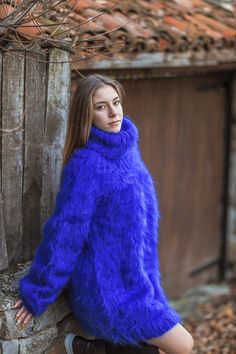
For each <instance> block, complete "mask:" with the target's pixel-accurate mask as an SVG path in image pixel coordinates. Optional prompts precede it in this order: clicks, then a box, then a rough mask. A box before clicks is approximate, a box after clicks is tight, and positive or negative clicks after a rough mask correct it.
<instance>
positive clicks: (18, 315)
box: [16, 306, 26, 318]
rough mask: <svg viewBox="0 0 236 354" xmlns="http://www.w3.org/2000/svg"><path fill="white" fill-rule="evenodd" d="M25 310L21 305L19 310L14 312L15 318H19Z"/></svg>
mask: <svg viewBox="0 0 236 354" xmlns="http://www.w3.org/2000/svg"><path fill="white" fill-rule="evenodd" d="M25 310H26V309H25V307H24V306H22V307H21V308H20V310H18V311H17V313H16V318H19V317H20V316H21V315H22V313H23V312H24V311H25Z"/></svg>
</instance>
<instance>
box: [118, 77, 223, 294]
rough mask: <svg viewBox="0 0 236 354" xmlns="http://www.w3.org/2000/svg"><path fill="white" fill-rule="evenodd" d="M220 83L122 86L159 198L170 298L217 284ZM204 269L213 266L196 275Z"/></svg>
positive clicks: (127, 83) (197, 80)
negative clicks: (198, 286) (204, 285)
mask: <svg viewBox="0 0 236 354" xmlns="http://www.w3.org/2000/svg"><path fill="white" fill-rule="evenodd" d="M223 82H224V76H223V75H222V76H221V75H204V76H200V77H191V78H177V79H174V78H171V79H143V80H141V79H137V80H124V81H123V83H124V85H125V88H126V92H127V100H126V107H125V112H126V113H127V114H129V115H130V116H131V117H133V118H134V119H135V120H137V123H138V125H139V127H140V142H141V148H142V152H143V159H144V161H145V162H146V163H147V166H148V167H149V169H150V171H151V172H152V174H153V176H154V181H155V184H156V189H157V191H158V194H159V200H160V210H161V215H162V218H161V219H160V228H159V235H160V247H159V254H160V265H161V270H162V274H163V286H164V288H165V290H166V291H167V293H168V294H169V295H170V296H173V297H174V296H179V295H180V294H181V293H182V292H183V291H185V290H187V289H190V288H191V287H193V286H197V285H199V284H202V283H204V282H206V281H207V280H209V279H211V280H216V278H217V273H218V267H217V266H218V264H217V262H216V260H217V259H219V254H220V237H221V225H222V206H223V205H222V194H223V185H224V183H223V181H224V149H225V148H224V130H225V119H224V118H225V107H226V105H225V102H226V101H225V99H226V92H225V89H224V86H223ZM203 87H205V88H207V89H205V91H203V89H201V88H203ZM134 102H135V104H134ZM207 264H211V265H212V267H209V268H207V269H206V270H205V271H204V272H198V274H197V273H196V270H197V269H198V270H199V268H201V267H202V266H205V265H207ZM193 272H194V273H195V275H194V276H193Z"/></svg>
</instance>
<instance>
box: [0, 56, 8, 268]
mask: <svg viewBox="0 0 236 354" xmlns="http://www.w3.org/2000/svg"><path fill="white" fill-rule="evenodd" d="M1 83H2V52H0V107H2V84H1ZM1 119H2V117H1V109H0V128H1V126H2V123H1ZM0 137H1V138H0V151H2V131H1V135H0ZM0 157H1V158H0V170H1V169H2V154H0ZM1 190H2V176H1V173H0V271H1V270H3V269H6V268H7V267H8V255H7V244H6V235H5V222H4V215H3V198H2V193H1Z"/></svg>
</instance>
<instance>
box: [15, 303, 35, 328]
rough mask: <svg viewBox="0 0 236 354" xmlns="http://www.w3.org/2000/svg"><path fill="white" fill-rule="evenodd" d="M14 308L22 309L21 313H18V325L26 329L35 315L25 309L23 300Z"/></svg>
mask: <svg viewBox="0 0 236 354" xmlns="http://www.w3.org/2000/svg"><path fill="white" fill-rule="evenodd" d="M14 308H20V309H19V311H17V312H16V324H17V325H20V326H21V328H23V327H25V326H26V324H27V323H28V322H29V321H30V320H31V318H32V317H33V315H32V314H31V313H30V312H29V311H28V310H27V309H26V308H25V306H24V305H23V302H22V300H21V299H19V300H17V301H16V302H15V304H14Z"/></svg>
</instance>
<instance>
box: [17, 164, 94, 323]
mask: <svg viewBox="0 0 236 354" xmlns="http://www.w3.org/2000/svg"><path fill="white" fill-rule="evenodd" d="M95 202H96V179H95V178H94V176H93V174H92V173H91V171H88V170H86V169H84V170H83V168H82V167H81V170H80V168H79V167H77V166H76V168H71V167H70V166H67V165H66V167H65V168H64V171H63V178H62V182H61V186H60V190H59V192H58V193H57V195H56V206H55V209H54V212H53V214H52V216H51V217H49V218H48V219H47V220H46V221H45V222H44V224H43V226H42V233H43V235H42V236H43V237H42V241H41V243H40V245H39V247H38V248H37V249H36V252H35V255H34V259H33V262H32V265H31V267H30V269H29V271H28V273H27V274H26V275H25V276H24V277H23V278H21V279H20V281H19V295H20V298H21V300H22V302H23V304H24V306H25V307H26V309H27V310H28V311H30V313H31V314H32V315H33V316H39V315H40V314H42V313H43V312H44V311H45V310H46V308H47V306H48V305H49V304H50V303H53V302H54V301H55V300H56V299H57V297H58V295H59V293H60V291H61V290H62V288H63V287H64V286H65V285H66V283H67V282H68V280H69V278H70V276H71V274H72V271H73V269H74V267H75V265H76V262H77V259H78V257H79V254H80V251H81V248H82V245H83V242H84V240H85V239H86V236H87V235H88V233H89V226H90V221H91V217H92V215H93V210H94V206H95Z"/></svg>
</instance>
